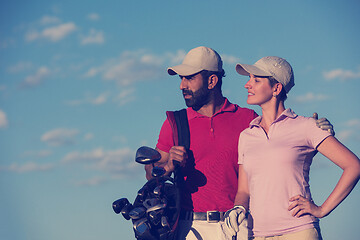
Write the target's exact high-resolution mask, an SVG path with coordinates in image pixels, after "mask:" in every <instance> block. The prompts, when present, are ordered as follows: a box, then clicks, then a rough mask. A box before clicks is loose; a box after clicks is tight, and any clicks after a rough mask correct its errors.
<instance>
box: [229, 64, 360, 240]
mask: <svg viewBox="0 0 360 240" xmlns="http://www.w3.org/2000/svg"><path fill="white" fill-rule="evenodd" d="M236 71H237V72H238V73H239V74H241V75H246V76H250V79H249V80H248V82H247V83H246V84H245V88H246V89H247V90H248V98H247V103H248V104H251V105H259V106H260V107H261V109H262V116H259V117H257V118H255V119H254V120H253V121H252V122H251V123H250V127H249V128H248V129H246V130H244V131H243V132H242V133H241V134H240V137H239V183H238V192H237V195H236V198H235V203H234V204H235V208H234V209H233V210H232V212H230V213H228V217H227V218H228V219H226V222H227V223H228V224H229V225H230V226H232V227H233V228H234V229H236V230H238V228H237V226H235V225H236V224H240V223H241V221H242V219H244V210H245V211H247V210H249V212H250V216H251V218H252V219H253V235H254V238H251V239H256V240H258V239H286V240H292V239H302V240H304V239H305V240H306V239H309V240H315V239H316V240H318V239H321V234H320V229H319V224H318V219H319V218H323V217H325V216H327V215H328V214H329V213H330V212H331V211H333V210H334V209H335V208H336V206H337V205H339V204H340V203H341V201H343V200H344V199H345V198H346V196H347V195H348V194H349V193H350V192H351V190H352V189H353V188H354V186H355V185H356V183H357V181H358V180H359V176H360V163H359V159H358V158H357V157H356V156H355V155H354V154H353V153H352V152H351V151H350V150H348V149H347V148H346V147H345V146H344V145H342V144H341V143H340V142H339V141H338V140H337V139H336V138H335V137H333V136H332V135H331V134H330V133H329V132H327V131H323V130H321V129H320V128H318V127H316V123H315V120H314V119H312V118H306V117H302V116H298V115H296V114H295V113H294V112H293V111H292V110H291V109H285V106H284V101H285V99H286V98H287V93H288V92H289V91H290V89H291V88H292V87H293V86H294V76H293V70H292V68H291V66H290V64H289V63H288V62H287V61H286V60H285V59H283V58H279V57H264V58H262V59H260V60H259V61H257V62H256V63H255V64H254V65H246V64H237V65H236ZM317 151H319V152H320V153H322V154H323V155H324V156H326V157H327V158H328V159H330V160H331V161H332V162H334V163H335V164H336V165H338V166H339V167H340V168H341V169H342V170H343V173H342V176H341V177H340V179H339V181H338V183H337V185H336V186H335V188H334V190H333V191H332V192H331V194H330V195H329V196H328V198H327V199H326V200H325V202H324V203H323V204H322V205H319V206H318V205H316V204H315V203H314V202H313V201H312V198H311V194H310V189H309V170H310V165H311V162H312V158H313V157H314V156H315V154H316V153H317Z"/></svg>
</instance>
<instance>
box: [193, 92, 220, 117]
mask: <svg viewBox="0 0 360 240" xmlns="http://www.w3.org/2000/svg"><path fill="white" fill-rule="evenodd" d="M224 103H225V97H224V96H222V95H216V96H214V97H213V98H211V100H210V101H209V103H208V104H205V105H204V106H202V107H201V108H200V109H199V110H197V112H198V113H200V114H201V115H204V116H207V117H212V116H213V115H214V114H215V113H216V112H218V111H219V110H220V109H221V108H222V106H223V105H224Z"/></svg>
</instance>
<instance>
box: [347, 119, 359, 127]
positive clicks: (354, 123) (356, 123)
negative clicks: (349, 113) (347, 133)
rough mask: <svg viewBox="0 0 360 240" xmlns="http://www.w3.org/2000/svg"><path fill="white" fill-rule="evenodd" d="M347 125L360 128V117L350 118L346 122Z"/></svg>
mask: <svg viewBox="0 0 360 240" xmlns="http://www.w3.org/2000/svg"><path fill="white" fill-rule="evenodd" d="M345 126H347V127H352V128H356V129H360V119H350V120H349V121H347V122H345Z"/></svg>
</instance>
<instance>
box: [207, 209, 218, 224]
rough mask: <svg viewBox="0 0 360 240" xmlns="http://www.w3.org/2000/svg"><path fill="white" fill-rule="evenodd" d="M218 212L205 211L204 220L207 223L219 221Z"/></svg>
mask: <svg viewBox="0 0 360 240" xmlns="http://www.w3.org/2000/svg"><path fill="white" fill-rule="evenodd" d="M220 218H221V216H220V212H219V211H207V212H206V221H207V222H208V223H217V222H219V221H220Z"/></svg>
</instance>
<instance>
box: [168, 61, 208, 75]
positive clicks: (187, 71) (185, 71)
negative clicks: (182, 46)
mask: <svg viewBox="0 0 360 240" xmlns="http://www.w3.org/2000/svg"><path fill="white" fill-rule="evenodd" d="M202 70H203V69H199V68H195V67H192V66H189V65H185V64H180V65H177V66H174V67H170V68H168V69H167V72H168V74H169V75H176V74H179V75H181V76H190V75H193V74H195V73H198V72H200V71H202Z"/></svg>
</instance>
